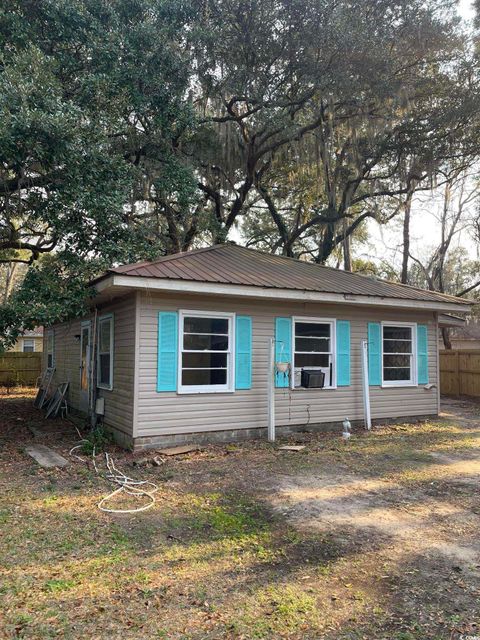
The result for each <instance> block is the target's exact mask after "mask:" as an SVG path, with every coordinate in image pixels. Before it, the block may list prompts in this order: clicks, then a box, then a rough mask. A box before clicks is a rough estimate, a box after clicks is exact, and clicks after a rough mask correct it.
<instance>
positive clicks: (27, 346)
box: [22, 338, 35, 353]
mask: <svg viewBox="0 0 480 640" xmlns="http://www.w3.org/2000/svg"><path fill="white" fill-rule="evenodd" d="M22 351H23V353H33V352H34V351H35V340H34V339H33V338H23V346H22Z"/></svg>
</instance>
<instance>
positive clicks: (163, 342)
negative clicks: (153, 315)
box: [157, 311, 178, 391]
mask: <svg viewBox="0 0 480 640" xmlns="http://www.w3.org/2000/svg"><path fill="white" fill-rule="evenodd" d="M177 362H178V313H177V312H176V311H160V312H159V314H158V358H157V391H176V390H177Z"/></svg>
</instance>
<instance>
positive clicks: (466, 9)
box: [356, 0, 480, 267]
mask: <svg viewBox="0 0 480 640" xmlns="http://www.w3.org/2000/svg"><path fill="white" fill-rule="evenodd" d="M458 13H459V15H460V16H461V17H462V19H463V20H465V21H467V22H470V21H472V20H473V18H474V17H475V11H474V9H473V5H472V2H471V1H470V0H460V2H459V3H458ZM467 189H468V187H467ZM457 195H458V194H457ZM464 197H465V194H464ZM442 206H443V190H439V191H431V192H425V193H423V194H422V195H421V196H418V197H417V198H416V199H415V201H414V203H413V206H412V214H411V253H412V255H414V256H415V257H417V258H418V259H420V260H421V261H422V262H423V261H424V260H425V258H426V257H427V256H428V254H429V253H430V252H431V251H432V249H433V248H434V247H435V245H436V244H437V243H438V241H439V239H440V233H441V227H440V224H439V221H438V215H439V211H440V208H441V207H442ZM457 206H458V197H457V198H455V197H454V198H452V203H451V211H452V214H454V212H455V210H456V208H457ZM478 207H479V202H478V201H474V200H472V201H471V202H470V203H469V204H468V205H467V207H466V210H467V214H466V217H467V218H468V217H470V218H471V219H472V220H473V219H474V218H475V215H476V211H477V209H478ZM401 218H402V217H401V216H400V217H399V218H398V220H397V221H396V222H394V223H393V224H390V225H389V226H388V228H386V227H384V226H382V227H381V226H380V225H378V224H377V223H376V222H375V221H370V222H369V235H370V238H371V239H370V242H369V244H368V246H365V247H362V248H358V252H357V253H356V255H357V256H358V257H362V258H365V259H372V260H374V261H376V262H381V261H382V260H386V261H387V262H388V263H390V264H394V265H396V266H397V267H398V265H399V264H401V246H399V244H400V243H399V239H400V242H401V237H402V236H401V233H402V229H401V225H402V219H401ZM458 246H461V247H464V248H465V249H466V250H467V251H468V253H469V255H470V257H471V258H472V259H478V258H479V257H480V256H479V244H478V241H476V239H475V237H474V229H473V226H472V225H469V224H467V225H465V226H464V227H463V228H462V230H461V231H460V232H459V233H457V234H456V235H455V238H454V241H453V243H452V248H455V247H458Z"/></svg>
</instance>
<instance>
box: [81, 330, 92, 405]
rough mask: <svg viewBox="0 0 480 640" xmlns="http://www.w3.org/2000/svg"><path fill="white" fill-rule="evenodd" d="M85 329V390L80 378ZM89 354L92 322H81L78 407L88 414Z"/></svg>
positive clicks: (82, 367) (90, 367) (90, 365)
mask: <svg viewBox="0 0 480 640" xmlns="http://www.w3.org/2000/svg"><path fill="white" fill-rule="evenodd" d="M85 329H87V330H88V338H87V346H86V349H85V366H86V369H87V371H86V374H87V376H86V379H87V388H86V389H82V377H83V369H84V365H83V344H84V341H83V336H84V331H85ZM91 354H92V321H91V320H83V321H82V323H81V325H80V366H79V405H80V410H81V411H85V413H88V410H89V406H90V392H91V384H92V362H91Z"/></svg>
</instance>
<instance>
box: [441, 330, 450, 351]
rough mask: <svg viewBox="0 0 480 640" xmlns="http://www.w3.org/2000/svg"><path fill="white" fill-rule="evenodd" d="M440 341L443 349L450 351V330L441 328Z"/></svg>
mask: <svg viewBox="0 0 480 640" xmlns="http://www.w3.org/2000/svg"><path fill="white" fill-rule="evenodd" d="M442 339H443V345H444V347H445V349H451V348H452V343H451V342H450V329H449V328H448V327H442Z"/></svg>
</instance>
